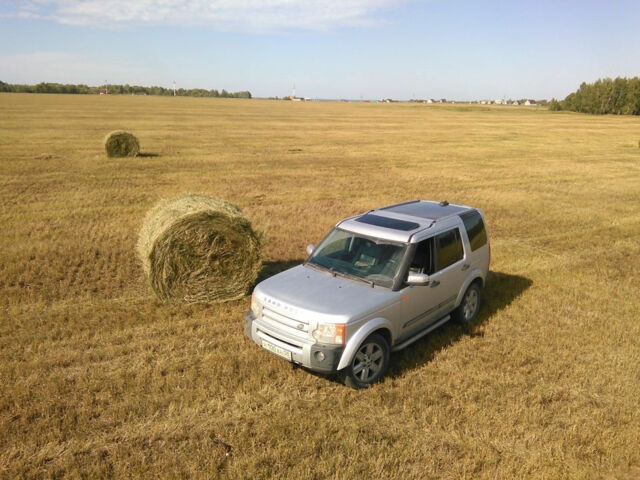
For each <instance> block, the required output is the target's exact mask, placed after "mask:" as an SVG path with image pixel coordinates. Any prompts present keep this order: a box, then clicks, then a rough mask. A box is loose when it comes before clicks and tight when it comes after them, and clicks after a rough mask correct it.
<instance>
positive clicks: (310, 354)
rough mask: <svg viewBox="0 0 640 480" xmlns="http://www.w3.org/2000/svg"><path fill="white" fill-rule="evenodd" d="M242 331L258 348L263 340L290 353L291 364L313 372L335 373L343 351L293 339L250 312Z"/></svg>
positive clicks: (338, 348)
mask: <svg viewBox="0 0 640 480" xmlns="http://www.w3.org/2000/svg"><path fill="white" fill-rule="evenodd" d="M244 331H245V334H246V335H247V337H249V338H250V339H251V340H253V341H254V342H255V343H257V344H258V345H260V346H262V341H263V340H264V341H266V342H269V343H271V344H272V345H276V346H278V347H280V348H283V349H285V350H286V351H288V352H291V361H292V363H295V364H297V365H301V366H303V367H305V368H308V369H309V370H313V371H314V372H319V373H333V372H335V371H336V370H337V367H338V364H339V363H340V358H341V357H342V352H343V351H344V346H343V345H325V344H320V343H316V342H315V341H314V340H300V339H299V338H293V337H291V336H289V335H288V334H287V333H285V332H282V331H279V330H277V329H275V328H273V327H272V326H270V325H267V324H266V323H265V322H262V321H261V320H260V319H259V318H256V317H255V316H254V315H253V312H252V311H251V310H249V311H248V312H247V313H246V315H245V317H244ZM319 352H321V353H319Z"/></svg>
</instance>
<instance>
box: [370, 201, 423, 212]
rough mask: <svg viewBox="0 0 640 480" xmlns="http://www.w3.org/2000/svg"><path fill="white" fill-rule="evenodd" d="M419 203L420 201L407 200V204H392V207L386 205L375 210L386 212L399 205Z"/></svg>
mask: <svg viewBox="0 0 640 480" xmlns="http://www.w3.org/2000/svg"><path fill="white" fill-rule="evenodd" d="M419 201H420V200H419V199H418V200H409V201H407V202H400V203H394V204H393V205H386V206H384V207H380V208H376V210H386V209H388V208H393V207H399V206H401V205H409V204H410V203H416V202H419Z"/></svg>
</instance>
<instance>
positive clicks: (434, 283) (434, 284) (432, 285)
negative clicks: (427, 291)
mask: <svg viewBox="0 0 640 480" xmlns="http://www.w3.org/2000/svg"><path fill="white" fill-rule="evenodd" d="M438 285H440V282H439V281H438V280H434V281H433V282H431V288H433V287H437V286H438Z"/></svg>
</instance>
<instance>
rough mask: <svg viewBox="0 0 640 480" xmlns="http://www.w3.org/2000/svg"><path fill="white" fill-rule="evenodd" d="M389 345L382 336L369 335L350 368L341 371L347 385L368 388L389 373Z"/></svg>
mask: <svg viewBox="0 0 640 480" xmlns="http://www.w3.org/2000/svg"><path fill="white" fill-rule="evenodd" d="M389 355H390V348H389V344H388V343H387V341H386V340H385V338H384V337H383V336H382V335H379V334H377V333H373V334H371V335H369V336H368V337H367V338H366V339H365V341H364V342H362V343H361V344H360V346H359V347H358V349H357V350H356V353H355V355H354V356H353V359H352V360H351V363H350V364H349V366H348V367H346V368H344V369H342V370H341V371H340V374H341V377H342V381H343V382H344V384H345V385H347V386H349V387H351V388H355V389H361V388H368V387H370V386H371V385H372V384H374V383H375V382H377V381H379V380H380V379H381V378H382V377H384V375H385V373H387V368H388V367H389Z"/></svg>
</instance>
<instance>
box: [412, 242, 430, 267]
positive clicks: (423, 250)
mask: <svg viewBox="0 0 640 480" xmlns="http://www.w3.org/2000/svg"><path fill="white" fill-rule="evenodd" d="M409 271H410V272H415V273H426V274H427V275H431V274H432V273H433V238H428V239H426V240H423V241H421V242H420V243H418V245H417V246H416V252H415V254H414V255H413V260H412V262H411V265H410V266H409Z"/></svg>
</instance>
